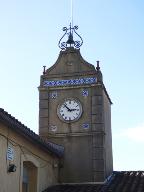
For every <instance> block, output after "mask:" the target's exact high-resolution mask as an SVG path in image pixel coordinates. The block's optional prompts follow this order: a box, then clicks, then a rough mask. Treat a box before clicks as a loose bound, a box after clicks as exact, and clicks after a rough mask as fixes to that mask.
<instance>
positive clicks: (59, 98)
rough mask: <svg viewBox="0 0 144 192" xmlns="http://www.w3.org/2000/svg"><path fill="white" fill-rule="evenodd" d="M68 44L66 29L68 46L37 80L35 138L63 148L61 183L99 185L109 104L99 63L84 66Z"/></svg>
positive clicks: (105, 165) (105, 170)
mask: <svg viewBox="0 0 144 192" xmlns="http://www.w3.org/2000/svg"><path fill="white" fill-rule="evenodd" d="M70 30H72V28H71V29H70ZM74 43H75V42H74V40H73V36H72V32H71V31H70V33H69V39H68V41H67V42H66V44H67V45H69V46H66V47H65V49H62V51H60V54H59V57H58V59H57V61H56V63H55V64H54V65H53V66H52V67H50V68H49V69H47V70H45V69H44V73H43V75H42V76H41V80H40V86H39V134H40V136H41V137H43V138H44V139H46V140H49V141H51V142H55V143H58V144H60V145H62V146H64V148H65V154H64V160H63V164H62V167H61V169H60V181H61V182H62V183H85V182H87V183H88V182H104V180H105V179H106V178H107V176H109V175H110V174H111V173H112V171H113V157H112V137H111V104H112V102H111V100H110V97H109V95H108V93H107V91H106V88H105V86H104V84H103V79H102V73H101V71H100V67H99V62H97V66H96V68H95V66H94V65H92V64H89V63H88V62H86V61H85V60H84V59H83V58H82V56H81V54H80V50H79V49H77V47H75V44H74Z"/></svg>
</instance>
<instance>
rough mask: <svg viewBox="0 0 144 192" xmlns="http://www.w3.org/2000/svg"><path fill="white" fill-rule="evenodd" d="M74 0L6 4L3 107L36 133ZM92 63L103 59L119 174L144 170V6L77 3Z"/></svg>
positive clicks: (96, 0) (0, 46) (0, 43)
mask: <svg viewBox="0 0 144 192" xmlns="http://www.w3.org/2000/svg"><path fill="white" fill-rule="evenodd" d="M70 4H71V1H70V0H61V1H58V0H53V1H50V0H42V1H38V0H35V1H34V0H29V1H28V0H25V1H20V0H19V1H18V0H13V1H11V0H5V1H2V0H0V68H1V75H0V88H1V97H0V98H1V99H0V107H1V108H4V109H5V110H6V111H8V112H9V113H11V114H12V115H13V116H15V117H16V118H17V119H19V120H20V121H21V122H22V123H24V124H25V125H27V126H28V127H29V128H31V129H32V130H34V131H35V132H38V103H39V98H38V89H37V87H38V86H39V80H40V75H41V74H42V71H43V69H42V66H43V65H46V66H47V67H50V66H51V65H53V64H54V63H55V61H56V59H57V57H58V54H59V51H60V50H59V48H58V46H57V44H58V41H59V39H60V37H61V36H62V35H63V31H62V30H61V29H62V28H63V27H64V26H68V25H69V23H70V15H71V13H70ZM73 4H74V10H73V20H74V24H75V25H78V26H79V30H78V32H79V34H81V36H82V38H83V40H84V44H83V46H82V47H81V54H82V56H83V57H84V59H86V60H87V61H88V62H89V63H92V64H94V65H96V61H97V60H100V64H101V70H102V72H103V79H104V84H105V86H106V88H107V91H108V93H109V95H110V97H111V99H112V101H113V103H114V104H113V105H112V132H113V156H114V169H115V170H144V164H143V162H144V87H143V85H144V75H143V72H144V64H143V63H144V11H143V10H144V1H143V0H137V1H135V0H115V1H114V0H90V1H82V0H73Z"/></svg>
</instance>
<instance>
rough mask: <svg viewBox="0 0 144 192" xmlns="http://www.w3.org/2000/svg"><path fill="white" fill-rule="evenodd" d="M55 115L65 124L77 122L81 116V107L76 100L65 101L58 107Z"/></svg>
mask: <svg viewBox="0 0 144 192" xmlns="http://www.w3.org/2000/svg"><path fill="white" fill-rule="evenodd" d="M57 114H58V116H59V118H60V119H61V120H63V121H65V122H72V121H77V120H78V119H79V118H80V116H81V114H82V106H81V104H80V102H79V101H77V100H76V99H72V98H69V99H66V100H65V101H64V102H63V103H62V104H61V105H59V106H58V109H57Z"/></svg>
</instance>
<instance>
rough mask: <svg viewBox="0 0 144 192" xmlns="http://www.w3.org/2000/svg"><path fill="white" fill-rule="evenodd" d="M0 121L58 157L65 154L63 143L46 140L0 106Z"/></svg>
mask: <svg viewBox="0 0 144 192" xmlns="http://www.w3.org/2000/svg"><path fill="white" fill-rule="evenodd" d="M0 122H2V123H4V124H6V125H7V126H9V127H10V128H11V129H13V130H14V131H16V132H18V133H19V134H20V135H22V136H24V137H25V138H26V139H28V140H30V141H31V142H34V143H35V144H38V145H39V146H40V147H41V148H42V149H43V150H46V151H47V152H49V153H51V154H53V155H56V156H58V157H62V156H63V154H64V147H63V146H61V145H57V144H55V143H52V142H46V141H45V140H43V139H42V138H41V137H40V136H39V135H37V134H36V133H34V132H33V131H32V130H30V129H29V128H28V127H26V126H25V125H24V124H22V123H21V122H20V121H18V120H17V119H15V118H14V117H13V116H11V115H10V114H8V113H7V112H6V111H4V109H2V108H0Z"/></svg>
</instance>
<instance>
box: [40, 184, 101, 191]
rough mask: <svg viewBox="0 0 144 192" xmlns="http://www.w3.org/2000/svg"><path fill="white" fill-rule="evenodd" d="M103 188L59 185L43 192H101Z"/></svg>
mask: <svg viewBox="0 0 144 192" xmlns="http://www.w3.org/2000/svg"><path fill="white" fill-rule="evenodd" d="M101 187H102V185H98V184H97V185H96V184H89V185H88V184H81V185H80V184H77V185H57V186H53V187H50V188H48V189H47V190H45V191H43V192H97V191H98V192H99V191H100V189H101Z"/></svg>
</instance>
